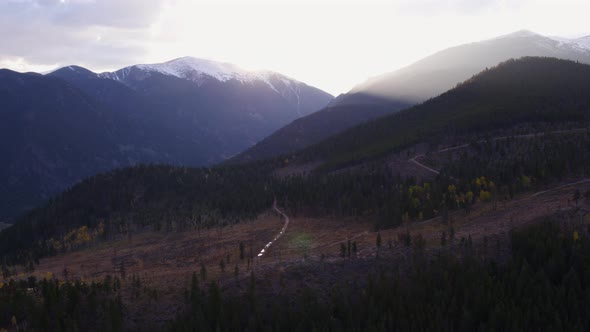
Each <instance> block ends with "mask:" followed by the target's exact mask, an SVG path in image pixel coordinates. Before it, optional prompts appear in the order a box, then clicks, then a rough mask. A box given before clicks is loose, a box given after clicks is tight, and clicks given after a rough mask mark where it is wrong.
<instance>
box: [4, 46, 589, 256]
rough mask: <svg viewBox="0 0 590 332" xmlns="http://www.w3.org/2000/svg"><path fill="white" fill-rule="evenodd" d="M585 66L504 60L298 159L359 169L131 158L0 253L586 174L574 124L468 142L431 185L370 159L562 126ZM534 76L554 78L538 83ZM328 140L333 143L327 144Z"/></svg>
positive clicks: (362, 211) (407, 209)
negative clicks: (528, 130)
mask: <svg viewBox="0 0 590 332" xmlns="http://www.w3.org/2000/svg"><path fill="white" fill-rule="evenodd" d="M589 68H590V67H589V66H585V65H578V64H576V63H573V62H567V61H560V60H554V59H532V58H531V59H522V60H514V61H510V62H507V63H505V64H503V65H501V66H499V67H498V68H494V69H491V70H489V71H486V72H484V73H482V74H480V75H478V76H477V77H475V78H473V79H472V80H470V81H468V82H466V83H464V84H462V85H461V86H459V87H458V88H456V89H454V90H452V91H450V92H448V93H447V94H445V95H443V96H441V97H439V98H437V99H435V100H432V101H429V102H427V103H425V104H424V105H422V106H419V107H416V108H413V109H410V110H407V111H404V112H402V113H401V114H400V115H396V116H393V117H387V118H384V119H382V120H380V121H376V122H373V123H371V124H367V125H364V126H360V127H358V128H355V129H354V130H351V131H349V132H347V133H348V134H349V135H350V136H348V135H344V134H342V135H339V136H336V137H334V138H332V139H330V140H328V141H326V142H324V143H322V144H320V145H318V146H316V147H314V148H313V149H310V150H309V151H306V153H305V154H304V155H303V156H304V157H307V158H310V157H313V156H317V153H318V152H319V151H325V155H326V156H330V155H332V156H335V157H347V158H351V157H354V158H353V159H330V160H345V161H347V162H350V161H355V162H357V161H359V160H362V159H366V158H367V157H371V160H372V161H370V162H368V161H366V162H365V163H364V164H363V165H362V166H361V167H357V168H353V169H349V170H345V171H340V172H336V173H332V172H325V171H323V170H322V169H324V170H325V169H326V166H324V167H323V168H320V169H319V170H317V171H315V172H312V173H311V174H307V175H305V174H303V175H301V174H300V175H297V174H294V175H290V176H276V170H278V169H281V168H284V167H287V168H288V167H291V166H290V165H291V164H297V163H298V162H300V160H298V159H291V160H288V159H282V158H281V159H276V160H270V161H264V162H257V163H252V164H248V165H244V166H225V167H215V168H204V169H198V168H195V169H193V168H175V167H169V166H138V167H133V168H127V169H122V170H117V171H114V172H110V173H106V174H102V175H99V176H96V177H93V178H90V179H87V180H85V181H84V182H82V183H81V184H79V185H77V186H75V187H73V188H72V189H71V190H68V191H67V192H65V193H64V194H62V195H60V196H58V197H56V198H55V199H53V200H52V201H51V202H49V203H48V204H47V206H45V207H44V208H41V209H37V210H34V211H33V212H31V213H30V214H28V215H27V216H26V217H24V218H22V219H21V221H20V222H19V223H18V224H17V225H15V226H14V227H11V228H9V229H7V230H5V231H3V232H2V233H0V239H1V241H0V252H2V254H3V256H4V259H5V260H6V262H8V263H16V262H21V263H24V262H29V264H30V262H34V261H36V260H37V259H38V258H40V257H44V256H47V255H54V254H56V253H59V252H65V251H69V250H72V249H76V248H82V247H85V246H88V245H91V244H92V243H95V242H96V241H99V240H101V239H103V240H104V239H109V238H112V237H117V236H119V235H122V234H127V233H129V232H134V231H137V230H142V229H149V230H162V231H171V230H183V229H194V228H203V227H211V226H219V225H227V224H232V223H236V222H239V221H241V220H248V219H252V218H254V217H256V216H257V215H258V214H259V213H261V212H262V211H264V210H265V209H268V208H269V207H270V206H271V205H272V203H273V201H274V200H275V199H276V200H277V201H278V203H279V204H280V205H281V206H283V207H285V208H286V209H287V210H288V211H289V213H292V214H295V215H298V214H305V215H312V216H330V215H331V216H371V218H372V219H373V220H374V225H375V227H377V228H383V227H392V226H396V225H400V224H402V223H403V222H404V221H412V220H426V219H429V218H433V217H437V216H441V215H443V214H445V213H446V211H451V210H455V209H468V208H469V207H470V206H471V205H473V204H475V203H477V202H480V201H487V200H491V199H498V198H506V197H512V196H513V195H514V194H515V193H518V192H522V191H525V190H530V188H532V187H534V186H537V185H542V184H546V183H550V182H551V181H556V180H559V179H561V178H563V177H567V176H580V175H586V174H589V173H590V169H589V167H590V160H587V158H588V156H590V150H588V149H589V147H590V136H589V135H588V133H587V131H580V130H576V131H572V132H568V131H564V132H563V133H562V134H555V135H550V134H547V135H543V136H534V135H533V136H531V137H528V136H526V135H525V136H524V137H521V136H522V135H521V136H518V135H515V132H512V133H511V132H510V131H509V130H505V131H504V135H508V136H507V137H506V139H499V140H496V139H491V140H487V141H478V142H473V143H472V145H471V147H470V148H468V149H463V150H459V151H458V152H459V154H458V156H455V157H453V158H450V159H448V158H443V159H444V160H443V161H442V163H441V164H440V165H438V166H437V167H439V168H440V170H441V172H440V174H438V175H437V176H435V177H433V178H432V179H431V180H429V181H423V180H420V179H417V178H416V177H414V176H412V175H411V174H410V175H408V174H404V175H402V174H400V172H399V170H397V169H395V167H393V168H391V166H389V165H388V164H387V163H385V162H384V161H383V160H376V159H375V157H376V156H379V155H383V154H385V153H387V152H390V151H395V150H396V149H399V148H401V147H403V146H404V145H408V144H410V143H412V142H414V141H418V140H419V139H420V138H424V137H443V136H444V137H447V136H452V135H459V134H469V133H472V132H478V133H483V132H485V131H486V130H487V131H489V133H490V134H489V135H493V131H491V130H495V129H498V128H502V127H505V128H511V126H513V125H515V124H524V123H544V124H545V125H544V127H543V126H541V127H540V128H545V129H546V130H548V131H551V130H553V129H552V128H556V127H558V125H559V124H560V123H561V124H564V125H567V124H568V123H570V122H571V121H576V120H579V121H583V120H585V119H586V117H587V114H588V112H587V111H588V106H589V105H590V104H589V101H590V95H586V94H584V92H585V90H587V89H589V88H587V87H586V86H584V87H581V88H577V85H576V86H575V85H573V84H569V83H568V82H569V81H568V80H565V78H564V75H565V77H568V78H571V79H576V78H577V79H578V81H577V82H578V83H579V84H582V83H583V82H585V80H586V79H589V80H590V75H588V76H587V77H586V76H584V75H582V76H580V75H579V74H580V73H581V74H586V73H588V72H589V70H588V69H589ZM541 78H546V79H550V82H552V83H549V81H541V83H537V82H538V80H540V79H541ZM507 80H508V81H507ZM512 81H515V82H512ZM558 83H561V84H558ZM588 86H589V87H590V85H588ZM519 89H520V90H519ZM524 90H526V91H524ZM490 91H493V92H490ZM549 91H551V93H549ZM502 100H506V102H503V101H502ZM508 101H513V102H514V103H516V104H510V103H508ZM419 116H421V117H419ZM421 119H424V121H428V122H424V121H422V120H421ZM578 125H583V123H582V122H580V123H578ZM412 128H413V129H412ZM536 130H539V129H536ZM506 133H508V134H506ZM511 136H512V138H511ZM351 137H357V140H354V139H352V138H351ZM456 137H457V139H461V136H456ZM469 137H472V136H465V138H467V139H472V138H469ZM353 141H354V142H353ZM363 142H364V143H365V144H366V145H364V146H361V145H360V144H361V143H363ZM342 144H349V145H350V151H351V152H349V151H348V149H347V150H346V151H345V153H341V154H330V152H329V151H335V152H338V151H341V150H339V149H343V147H344V146H345V145H342ZM329 146H331V147H332V149H333V150H324V149H326V148H327V147H329ZM355 152H356V153H355ZM523 153H524V155H523ZM361 157H362V158H361ZM439 159H440V158H439ZM328 165H331V166H332V167H333V166H335V165H338V164H335V163H331V164H328Z"/></svg>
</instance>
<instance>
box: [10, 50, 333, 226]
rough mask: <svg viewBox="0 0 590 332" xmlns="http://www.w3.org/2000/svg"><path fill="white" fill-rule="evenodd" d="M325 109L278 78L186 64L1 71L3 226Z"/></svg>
mask: <svg viewBox="0 0 590 332" xmlns="http://www.w3.org/2000/svg"><path fill="white" fill-rule="evenodd" d="M331 99H332V96H331V95H329V94H328V93H325V92H323V91H321V90H319V89H317V88H314V87H311V86H308V85H306V84H304V83H301V82H299V81H296V80H293V79H291V78H288V77H286V76H284V75H281V74H279V73H275V72H269V71H257V72H255V71H247V70H243V69H240V68H239V67H237V66H235V65H231V64H225V63H218V62H214V61H209V60H202V59H196V58H190V57H187V58H180V59H176V60H172V61H169V62H166V63H162V64H153V65H135V66H130V67H126V68H123V69H121V70H118V71H115V72H109V73H100V74H98V73H94V72H92V71H90V70H87V69H85V68H82V67H79V66H67V67H63V68H60V69H58V70H55V71H53V72H51V73H49V74H46V75H40V74H35V73H26V74H21V73H16V72H12V71H9V70H2V71H0V101H1V102H2V105H3V107H2V110H1V112H0V117H1V121H0V122H1V124H0V126H1V128H0V130H1V132H2V134H1V135H2V143H0V152H1V153H2V155H3V156H4V158H5V160H7V161H8V162H7V163H4V164H3V165H2V166H0V178H2V179H3V180H2V181H0V198H2V199H1V201H2V203H0V220H9V218H11V217H14V216H15V215H18V214H19V213H22V212H24V211H26V210H28V209H30V208H32V207H34V206H36V205H37V204H39V203H40V202H42V201H44V200H46V199H47V198H49V197H50V196H51V195H54V194H56V193H58V192H60V191H62V190H64V189H65V188H67V187H69V186H71V185H73V184H74V183H76V182H78V181H80V180H81V179H83V178H85V177H88V176H91V175H94V174H96V173H98V172H104V171H108V170H110V169H113V168H118V167H125V166H130V165H135V164H138V163H166V164H172V165H183V166H207V165H212V164H215V163H218V162H221V161H223V160H225V159H227V158H229V157H231V156H232V155H235V154H237V153H238V152H240V151H242V150H244V149H245V148H247V147H249V146H251V145H252V144H254V143H256V142H257V141H259V140H260V139H262V138H264V137H265V136H267V135H268V134H270V133H272V132H273V131H274V130H276V129H278V128H280V127H281V126H282V125H284V124H286V123H288V122H290V121H292V120H294V119H296V118H298V117H301V116H304V115H307V114H310V113H312V112H314V111H316V110H318V109H320V108H322V107H323V106H325V105H326V104H327V103H328V102H329V101H330V100H331Z"/></svg>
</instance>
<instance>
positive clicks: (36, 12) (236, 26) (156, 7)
mask: <svg viewBox="0 0 590 332" xmlns="http://www.w3.org/2000/svg"><path fill="white" fill-rule="evenodd" d="M588 12H590V4H589V3H587V2H583V1H576V0H568V1H560V2H557V1H540V2H539V1H531V0H528V1H499V0H486V1H478V2H475V1H466V0H451V1H443V2H440V1H430V0H425V1H393V2H385V1H379V0H374V1H362V2H361V1H353V0H348V1H333V0H324V1H291V0H287V1H264V0H263V1H250V2H247V3H244V2H240V1H235V0H224V1H209V0H205V1H188V0H147V1H146V0H143V1H139V0H130V1H124V2H123V1H115V0H102V1H100V0H96V1H90V0H8V1H7V2H4V3H2V4H0V27H2V31H10V33H8V34H5V36H3V39H4V44H3V48H2V49H1V50H0V68H8V69H12V70H16V71H21V72H23V71H36V72H46V71H48V70H52V69H55V68H58V67H62V66H67V65H80V66H83V67H86V68H88V69H90V70H93V71H96V72H103V71H112V70H116V69H120V68H122V67H125V66H129V65H133V64H139V63H159V62H165V61H169V60H172V59H175V58H179V57H184V56H192V57H196V58H204V59H210V60H215V61H221V62H230V63H233V64H236V65H238V66H241V67H244V68H247V69H266V70H272V71H277V72H280V73H283V74H285V75H288V76H290V77H293V78H295V79H297V80H300V81H303V82H305V83H307V84H309V85H313V86H316V87H318V88H320V89H323V90H325V91H327V92H329V93H331V94H333V95H338V94H340V93H344V92H347V91H349V90H350V89H351V88H352V87H353V86H354V85H356V84H358V83H362V82H363V81H365V80H366V79H367V78H369V77H372V76H375V75H379V74H382V73H385V72H389V71H392V70H395V69H398V68H401V67H403V66H406V65H409V64H411V63H413V62H415V61H417V60H419V59H421V58H423V57H425V56H428V55H430V54H433V53H435V52H437V51H439V50H441V49H445V48H448V47H452V46H455V45H459V44H463V43H469V42H475V41H479V40H485V39H489V38H493V37H496V36H499V35H504V34H509V33H512V32H515V31H518V30H523V29H526V30H530V31H533V32H536V33H539V34H542V35H545V36H559V37H565V38H577V37H583V36H585V35H587V34H588V33H590V32H589V31H588V30H587V27H586V26H585V22H586V21H585V20H584V15H585V13H588ZM23 22H26V24H23ZM499 22H500V23H499Z"/></svg>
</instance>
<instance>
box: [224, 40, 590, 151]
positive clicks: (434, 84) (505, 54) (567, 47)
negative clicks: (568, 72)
mask: <svg viewBox="0 0 590 332" xmlns="http://www.w3.org/2000/svg"><path fill="white" fill-rule="evenodd" d="M523 56H541V57H554V58H560V59H567V60H573V61H579V62H581V63H587V64H590V36H588V37H583V38H579V39H573V40H572V39H564V38H556V37H546V36H542V35H539V34H537V33H534V32H531V31H527V30H522V31H517V32H514V33H511V34H508V35H504V36H499V37H496V38H493V39H489V40H485V41H481V42H474V43H469V44H464V45H459V46H455V47H451V48H448V49H445V50H442V51H440V52H437V53H435V54H433V55H431V56H428V57H426V58H424V59H421V60H419V61H417V62H415V63H413V64H411V65H409V66H407V67H404V68H401V69H399V70H396V71H393V72H390V73H386V74H383V75H380V76H377V77H374V78H371V79H369V80H367V81H366V82H363V83H361V84H359V85H357V86H355V87H354V88H353V89H352V90H351V91H350V92H348V93H346V94H342V95H340V96H338V97H337V98H335V99H334V100H333V101H332V102H330V104H329V105H328V106H326V108H324V109H323V110H321V111H319V112H316V113H314V114H311V115H309V116H306V117H303V118H300V119H297V120H295V121H293V122H292V123H290V124H288V125H286V126H285V127H283V128H281V129H279V130H278V131H276V132H275V133H273V134H272V135H271V136H269V137H267V138H265V139H264V140H262V141H260V142H259V143H257V144H256V145H255V146H253V147H252V148H250V149H248V150H247V151H245V152H243V153H241V154H240V155H239V156H237V157H236V158H234V159H233V161H234V162H244V161H251V160H260V159H264V158H269V157H273V156H277V155H280V154H288V153H292V152H294V151H296V150H300V149H302V148H304V147H307V146H310V145H312V144H314V143H317V142H320V141H321V140H323V139H325V138H328V137H329V136H331V135H334V134H336V133H338V132H341V131H343V130H344V129H347V128H350V127H353V126H354V125H357V124H360V123H362V122H365V121H368V120H371V119H375V118H377V117H379V116H383V115H386V114H390V113H395V112H397V111H399V110H401V109H404V108H406V107H408V106H411V105H415V104H417V103H420V102H423V101H425V100H427V99H429V98H433V97H436V96H438V95H440V94H441V93H443V92H445V91H447V90H449V89H451V88H453V87H454V86H456V85H457V84H458V83H460V82H463V81H465V80H467V79H469V78H470V77H472V76H473V75H475V74H477V73H479V72H481V71H482V70H485V69H486V68H489V67H493V66H495V65H497V64H499V63H500V62H503V61H506V60H508V59H511V58H520V57H523Z"/></svg>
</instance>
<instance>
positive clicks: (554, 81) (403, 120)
mask: <svg viewBox="0 0 590 332" xmlns="http://www.w3.org/2000/svg"><path fill="white" fill-rule="evenodd" d="M589 116H590V66H589V65H584V64H579V63H576V62H572V61H566V60H558V59H553V58H533V57H527V58H522V59H518V60H510V61H507V62H504V63H502V64H500V65H498V66H497V67H495V68H491V69H488V70H486V71H484V72H482V73H480V74H478V75H476V76H474V77H473V78H471V79H470V80H468V81H466V82H464V83H462V84H460V85H458V86H457V87H456V88H454V89H452V90H450V91H448V92H446V93H444V94H442V95H441V96H439V97H437V98H434V99H431V100H429V101H427V102H425V103H423V104H421V105H418V106H415V107H412V108H409V109H407V110H404V111H401V112H399V113H397V114H394V115H391V116H387V117H384V118H380V119H377V120H374V121H371V122H368V123H366V124H363V125H360V126H357V127H355V128H352V129H350V130H347V131H345V132H343V133H340V134H338V135H336V136H333V137H331V138H328V139H326V140H325V141H323V142H321V143H318V144H316V145H314V146H312V147H310V148H309V149H306V150H304V151H302V152H301V153H300V155H301V156H304V158H305V159H306V160H322V161H325V164H326V167H332V168H335V167H341V166H343V165H346V164H350V163H356V162H359V161H361V160H364V159H367V158H375V157H380V156H383V155H385V154H387V153H388V152H390V151H392V150H393V149H399V148H401V147H406V146H409V145H411V144H415V143H417V142H419V141H427V142H430V141H436V140H437V138H441V137H446V136H453V135H461V134H468V133H473V132H478V131H484V130H489V129H497V128H504V127H510V126H515V125H518V124H522V123H535V122H553V123H556V122H563V121H576V122H583V121H586V120H588V117H589Z"/></svg>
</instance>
